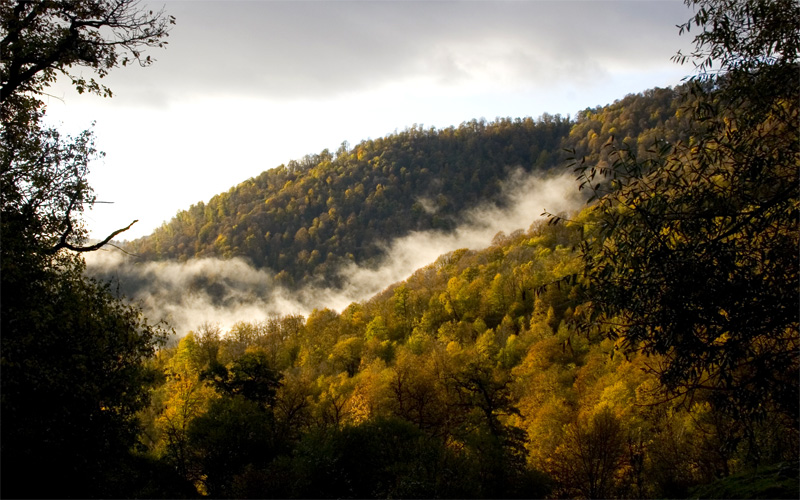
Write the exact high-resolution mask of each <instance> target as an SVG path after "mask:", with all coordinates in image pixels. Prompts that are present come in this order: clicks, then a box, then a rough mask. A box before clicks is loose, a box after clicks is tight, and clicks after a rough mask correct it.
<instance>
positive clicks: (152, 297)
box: [85, 171, 583, 336]
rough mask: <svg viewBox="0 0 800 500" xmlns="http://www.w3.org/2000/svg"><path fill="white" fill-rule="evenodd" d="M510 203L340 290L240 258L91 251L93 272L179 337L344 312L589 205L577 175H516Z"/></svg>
mask: <svg viewBox="0 0 800 500" xmlns="http://www.w3.org/2000/svg"><path fill="white" fill-rule="evenodd" d="M503 193H504V197H505V199H506V200H507V202H508V203H505V204H504V205H505V208H499V207H497V206H496V205H486V206H481V207H476V208H474V209H471V210H469V211H468V212H467V213H465V214H464V217H463V220H462V222H461V223H460V224H459V225H458V227H457V229H456V230H455V231H454V232H452V233H447V234H445V233H442V232H438V231H420V232H413V233H411V234H409V235H407V236H404V237H401V238H398V239H396V240H394V241H391V242H389V243H386V244H384V246H385V248H386V256H385V257H384V259H383V260H382V261H381V263H380V264H379V265H378V266H376V267H371V268H365V267H359V266H357V265H355V264H351V265H349V266H346V267H345V268H343V269H341V271H340V273H341V275H342V276H343V278H344V285H343V286H342V287H341V288H335V289H334V288H320V287H306V288H303V289H301V290H298V291H289V290H286V289H284V288H282V287H280V286H278V285H275V284H274V282H273V280H272V276H273V275H274V274H275V272H276V271H275V270H259V269H255V268H253V267H252V266H250V265H249V264H248V263H247V262H245V261H244V260H242V259H238V258H234V259H228V260H222V259H215V258H202V259H193V260H189V261H186V262H174V261H167V262H139V261H137V260H135V259H133V258H131V257H129V256H127V255H125V254H124V253H122V252H120V251H118V250H115V249H113V248H111V247H106V249H103V250H102V251H97V252H91V253H89V254H86V256H85V257H86V264H87V273H88V274H89V275H91V276H94V277H97V278H99V279H102V280H108V281H111V283H112V288H113V289H117V288H118V289H119V292H120V293H121V294H123V295H124V296H126V297H128V298H129V299H132V300H133V301H134V302H136V303H138V304H140V305H141V307H142V308H143V310H144V312H145V314H146V316H147V317H148V318H149V319H150V320H151V322H155V321H158V320H161V319H164V320H166V321H167V322H169V323H170V324H171V325H172V326H173V327H174V328H175V332H176V334H177V335H178V336H183V335H185V334H186V333H187V332H189V331H190V330H194V329H196V328H198V327H199V326H200V325H201V324H203V323H217V324H219V326H220V327H221V328H222V329H223V331H224V330H227V329H229V328H230V327H231V326H232V325H233V324H234V323H236V322H239V321H248V322H252V321H262V320H265V319H267V317H268V316H270V315H272V314H304V315H307V314H308V313H309V312H310V311H311V310H313V309H315V308H318V309H321V308H324V307H327V308H330V309H334V310H336V311H341V310H343V309H344V308H345V307H347V306H348V305H349V304H350V303H352V302H355V301H360V300H364V299H367V298H369V297H371V296H372V295H374V294H376V293H378V292H380V291H381V290H383V289H384V288H386V287H387V286H389V285H391V284H393V283H396V282H398V281H401V280H404V279H406V278H407V277H409V276H410V275H411V274H412V273H413V272H414V271H416V270H417V269H419V268H421V267H424V266H426V265H428V264H430V263H432V262H434V261H435V260H436V258H437V257H439V256H440V255H442V254H444V253H447V252H451V251H453V250H456V249H459V248H470V249H476V250H477V249H481V248H485V247H487V246H489V245H490V244H491V241H492V238H493V237H494V236H495V235H496V234H497V233H498V232H500V231H503V232H505V233H510V232H513V231H515V230H517V229H527V228H528V227H529V226H530V225H531V223H532V222H534V221H536V220H538V219H539V218H540V217H541V214H542V212H544V211H545V210H546V211H548V212H550V213H562V212H572V211H573V210H575V209H578V208H579V207H580V205H581V203H582V201H583V197H582V194H581V193H580V192H579V191H578V189H577V186H576V184H575V181H574V178H573V177H572V176H571V175H570V174H563V175H560V176H547V177H543V176H541V174H539V175H536V174H534V175H527V176H526V175H524V174H523V173H522V172H521V171H519V172H517V173H515V174H514V175H512V176H511V177H510V178H509V179H508V180H507V181H506V182H505V183H504V186H503Z"/></svg>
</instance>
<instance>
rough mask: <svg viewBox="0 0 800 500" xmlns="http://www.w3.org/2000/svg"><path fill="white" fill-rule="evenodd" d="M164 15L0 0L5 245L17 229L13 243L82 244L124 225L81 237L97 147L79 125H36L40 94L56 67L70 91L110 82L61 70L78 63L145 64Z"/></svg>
mask: <svg viewBox="0 0 800 500" xmlns="http://www.w3.org/2000/svg"><path fill="white" fill-rule="evenodd" d="M173 23H174V18H172V17H171V16H166V15H165V14H164V13H163V11H162V12H153V11H145V10H141V9H140V8H139V6H138V1H137V0H46V1H30V0H18V1H17V2H15V3H12V2H4V3H3V4H2V6H0V36H2V39H0V84H1V85H2V87H0V118H2V121H3V125H4V127H3V131H2V141H3V148H2V154H1V155H0V168H2V177H1V180H0V182H1V183H2V184H1V185H2V193H3V196H2V215H3V225H2V228H3V234H2V236H3V242H4V251H15V247H14V245H13V241H15V240H14V238H16V237H17V236H19V237H20V238H22V240H23V241H24V243H23V244H22V246H23V248H28V247H29V246H34V247H35V248H33V249H32V250H35V251H38V252H45V253H47V254H54V253H56V252H57V251H58V250H60V249H62V248H68V249H70V250H73V251H91V250H96V249H97V248H100V247H101V246H102V245H104V244H106V243H108V242H109V241H110V240H111V238H113V237H114V236H116V235H117V234H119V233H120V232H122V231H124V230H125V229H127V228H125V229H121V230H119V231H115V232H114V233H113V234H111V235H110V236H109V237H108V238H106V239H105V240H104V241H102V242H101V243H100V244H96V245H91V246H88V247H83V246H81V243H82V242H83V241H84V240H85V236H86V234H85V232H84V231H83V230H82V224H81V221H80V217H79V216H78V215H76V214H79V213H80V212H81V211H82V210H83V208H84V204H86V205H91V204H92V203H94V197H93V196H92V191H91V188H90V187H89V186H88V184H87V182H86V175H87V173H88V164H89V162H90V161H91V160H93V159H94V158H96V157H97V156H98V152H97V151H96V150H95V148H94V141H93V134H92V133H91V132H89V131H86V132H83V133H82V134H81V135H80V136H78V137H77V138H75V139H71V138H68V139H66V140H64V139H62V138H61V136H60V135H59V133H58V132H57V131H56V130H55V129H53V128H44V127H41V124H40V121H41V118H42V116H43V115H44V112H45V111H44V103H43V102H42V101H41V100H40V97H41V96H42V95H44V94H45V92H46V88H47V86H48V85H50V84H51V83H53V82H54V81H55V80H56V77H57V76H58V74H59V73H60V74H63V75H65V76H67V77H68V78H69V79H70V81H71V82H72V84H73V85H74V87H75V88H76V90H77V91H78V92H79V93H83V92H91V93H95V94H98V95H103V96H108V97H110V96H111V90H109V89H108V88H107V87H105V86H103V85H100V84H99V83H97V81H96V80H95V79H94V78H90V79H89V80H88V81H87V80H86V79H85V77H83V76H82V75H80V74H78V75H75V74H73V73H71V72H70V70H71V69H72V68H73V67H75V66H81V67H85V68H89V69H91V70H93V71H94V72H95V73H96V74H97V75H98V78H103V77H104V76H106V75H107V74H108V72H109V70H111V69H112V68H115V67H118V66H120V65H121V66H125V65H127V64H128V63H129V62H131V61H137V62H138V63H139V64H141V65H143V66H147V65H149V64H150V63H151V62H152V59H151V58H150V56H145V55H144V54H143V52H142V51H143V49H144V48H147V47H163V46H164V45H165V44H166V41H164V38H165V37H167V36H168V32H169V26H170V24H173ZM134 222H135V221H134ZM132 224H133V223H131V225H132ZM129 227H130V225H129V226H128V228H129ZM9 243H12V244H9Z"/></svg>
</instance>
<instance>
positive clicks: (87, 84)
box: [0, 0, 175, 118]
mask: <svg viewBox="0 0 800 500" xmlns="http://www.w3.org/2000/svg"><path fill="white" fill-rule="evenodd" d="M138 4H139V1H138V0H45V1H33V0H17V2H15V3H11V2H8V3H5V2H4V3H3V5H2V6H1V7H0V20H1V22H2V29H3V38H2V40H0V53H2V60H3V64H2V65H0V84H2V89H0V104H3V105H5V104H6V103H9V102H11V101H17V102H19V100H23V99H30V98H31V94H33V95H34V96H38V95H42V94H43V93H44V91H45V88H46V87H47V86H48V85H50V84H51V83H53V82H54V81H55V79H56V77H57V76H58V74H59V73H61V74H63V75H65V76H67V77H68V78H69V79H70V81H71V82H72V84H73V85H74V86H75V88H76V90H77V91H78V92H80V93H83V92H92V93H96V94H98V95H104V96H108V97H110V96H111V90H110V89H108V88H107V87H105V86H104V85H100V84H99V83H98V82H97V81H96V80H95V79H94V78H90V79H89V80H88V81H87V80H86V79H85V78H84V77H83V76H82V75H75V74H72V73H70V71H69V70H70V69H71V68H72V67H74V66H82V67H85V68H89V69H91V70H93V71H94V72H95V73H97V76H98V77H99V78H103V77H104V76H106V75H107V74H108V72H109V70H111V69H112V68H116V67H119V66H120V65H121V66H126V65H127V64H128V63H129V62H132V61H136V62H138V63H139V64H140V65H142V66H148V65H150V64H151V63H152V59H151V57H150V56H149V55H148V56H145V55H144V54H143V52H142V51H143V49H145V48H148V47H163V46H164V45H166V43H167V42H166V41H165V40H164V38H166V37H167V36H168V35H169V27H170V25H171V24H174V23H175V19H174V18H173V17H172V16H167V15H165V13H164V11H159V12H154V11H152V10H142V9H140V8H139V5H138ZM4 118H5V117H4Z"/></svg>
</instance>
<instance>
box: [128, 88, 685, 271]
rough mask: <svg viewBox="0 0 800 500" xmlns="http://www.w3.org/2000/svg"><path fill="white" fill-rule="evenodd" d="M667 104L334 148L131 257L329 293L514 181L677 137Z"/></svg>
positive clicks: (200, 213)
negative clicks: (323, 285)
mask: <svg viewBox="0 0 800 500" xmlns="http://www.w3.org/2000/svg"><path fill="white" fill-rule="evenodd" d="M676 95H677V93H676V91H675V90H672V89H654V90H648V91H646V92H644V93H642V94H637V95H629V96H627V97H626V98H625V99H622V100H620V101H617V102H615V103H614V104H611V105H609V106H605V107H598V108H595V109H587V110H585V111H582V112H581V113H579V114H578V117H577V120H570V119H569V118H566V119H565V118H562V117H560V116H559V115H556V116H550V115H547V114H545V115H543V116H542V117H540V118H538V119H535V120H534V119H531V118H525V119H519V118H518V119H515V120H512V119H498V120H497V121H495V122H491V123H487V122H485V121H483V120H481V121H477V120H473V121H470V122H467V123H463V124H461V125H460V126H459V127H450V128H446V129H442V130H436V129H429V130H424V129H422V128H418V127H413V128H411V129H407V130H404V131H402V132H399V133H395V134H391V135H388V136H386V137H384V138H380V139H376V140H367V141H363V142H361V143H359V144H358V145H356V146H355V147H352V148H348V147H347V145H346V144H343V145H342V147H341V148H340V149H339V150H338V151H337V152H336V153H335V154H332V153H330V152H329V151H328V150H324V151H322V152H321V153H319V154H316V155H308V156H306V157H305V158H303V159H302V160H301V161H299V162H297V161H291V162H289V163H288V165H281V166H279V167H277V168H273V169H270V170H267V171H265V172H263V173H262V174H260V175H258V176H257V177H254V178H251V179H248V180H247V181H245V182H243V183H241V184H239V185H238V186H235V187H233V188H231V189H230V190H229V191H227V192H225V193H221V194H219V195H217V196H214V197H213V198H212V199H211V200H209V201H208V203H203V202H200V203H198V204H196V205H193V206H192V207H190V208H189V209H188V210H186V211H181V212H179V213H178V214H177V215H176V216H175V217H174V218H173V219H172V220H171V221H170V222H168V223H165V224H164V225H163V226H161V227H160V228H158V229H157V230H156V231H155V232H154V233H153V234H151V235H150V236H147V237H145V238H141V239H138V240H136V241H134V242H131V243H130V244H129V247H130V249H131V251H132V252H134V253H136V254H138V255H140V256H141V257H142V258H143V259H146V260H155V259H178V260H185V259H190V258H193V257H203V256H217V257H226V258H227V257H234V256H240V257H245V258H247V259H248V260H249V261H250V262H252V264H253V265H255V266H256V267H259V268H268V269H271V270H272V271H273V272H275V273H276V278H277V279H278V281H279V283H281V284H283V285H286V286H293V285H300V284H303V283H308V282H309V281H311V280H312V279H320V278H322V279H324V280H325V281H326V282H327V283H328V284H335V283H336V277H337V270H338V269H340V267H341V265H342V264H346V263H348V262H355V263H357V264H360V265H363V264H369V263H370V262H371V261H373V260H375V259H377V258H379V257H381V256H382V255H383V252H384V247H383V246H382V243H386V242H389V241H391V240H393V239H395V238H397V237H401V236H404V235H406V234H408V233H409V232H411V231H415V230H430V229H436V230H443V231H448V230H452V229H453V228H454V227H455V226H456V224H457V222H458V221H459V219H460V217H461V216H462V214H463V213H464V212H465V211H466V210H468V209H470V208H473V207H475V206H478V205H479V204H483V203H494V204H502V203H503V199H502V196H501V184H502V182H503V181H504V180H505V179H507V178H508V176H509V175H510V173H512V172H514V171H518V170H519V169H521V170H522V171H524V172H526V173H530V172H546V171H550V170H553V169H556V168H562V166H563V164H564V161H565V159H566V158H567V157H568V156H569V153H567V152H566V151H565V150H566V149H574V150H575V152H576V154H579V155H581V156H586V157H587V158H588V159H589V160H590V161H604V160H605V153H604V148H603V145H604V144H605V143H607V142H608V140H609V139H611V138H612V137H615V138H617V139H618V140H623V141H625V142H626V143H628V144H630V145H631V146H632V147H635V148H638V149H639V150H641V151H642V152H644V151H645V150H646V149H647V148H648V147H649V146H650V145H651V144H652V140H653V138H654V137H678V136H679V134H680V133H679V131H680V129H681V126H680V118H679V117H680V112H679V111H678V110H679V103H678V102H677V100H676V97H675V96H676ZM536 215H538V214H531V219H533V218H534V217H535V216H536ZM487 243H488V242H487Z"/></svg>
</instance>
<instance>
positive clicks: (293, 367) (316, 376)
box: [143, 210, 798, 498]
mask: <svg viewBox="0 0 800 500" xmlns="http://www.w3.org/2000/svg"><path fill="white" fill-rule="evenodd" d="M592 227H593V220H592V214H591V210H586V211H585V212H584V213H582V214H580V215H579V216H578V217H576V219H575V220H574V221H573V222H570V223H568V224H564V225H555V226H554V225H547V224H545V223H540V224H537V225H535V226H534V227H532V228H531V229H530V231H519V232H518V233H516V234H514V235H511V236H507V237H505V238H499V239H496V240H495V242H494V243H493V244H492V245H491V246H490V247H489V248H487V249H485V250H482V251H470V250H466V249H463V250H458V251H455V252H452V253H450V254H447V255H443V256H442V257H440V258H439V259H438V260H437V261H436V262H435V263H433V264H431V265H429V266H427V267H425V268H423V269H420V270H419V271H417V272H416V273H414V275H413V276H411V277H410V278H409V279H408V280H406V281H405V282H402V283H398V284H395V285H392V286H390V287H389V288H387V289H386V290H385V291H384V292H382V293H381V294H379V295H377V296H376V297H374V298H372V299H370V300H368V301H365V302H363V303H354V304H352V305H351V306H350V307H349V308H347V309H346V310H345V311H343V312H342V313H341V314H339V313H336V312H334V311H331V310H327V309H324V310H315V311H314V312H313V313H311V314H310V315H309V317H308V318H302V317H298V316H283V317H281V316H275V317H273V318H272V319H270V320H268V321H265V322H263V323H247V322H242V323H239V324H237V325H235V326H234V327H233V328H232V329H231V330H230V331H220V329H219V328H218V327H215V326H214V325H205V326H203V327H201V328H200V329H198V330H197V331H195V332H192V333H190V334H189V335H187V336H186V337H184V338H183V339H181V341H180V343H179V344H178V345H177V346H175V347H172V348H170V349H163V350H161V351H160V352H159V354H158V356H157V358H156V359H155V360H154V362H153V368H154V369H156V370H157V371H158V372H161V373H164V374H165V375H164V378H163V379H162V381H161V385H160V387H159V388H158V389H157V390H156V391H155V393H154V399H153V404H152V406H151V407H150V409H149V410H148V411H147V412H145V413H144V414H143V419H144V422H145V424H146V429H147V430H146V432H145V441H144V442H145V443H146V444H147V446H148V448H149V449H150V450H151V452H152V453H154V454H155V455H156V456H157V457H160V458H161V459H163V460H165V461H166V462H167V463H169V464H170V465H171V466H172V467H173V468H174V469H175V470H178V471H181V473H182V474H183V477H185V478H186V479H187V480H189V481H191V482H192V483H194V484H195V486H196V487H197V488H198V491H200V492H202V493H203V494H208V495H210V496H213V497H232V498H249V497H263V496H264V495H269V496H272V497H278V498H280V497H299V498H309V497H346V498H354V497H355V498H390V497H425V498H436V497H444V498H447V497H459V498H515V497H521V498H532V497H533V498H536V497H543V496H555V497H564V498H611V497H625V498H646V497H652V498H663V497H669V498H681V497H686V496H688V495H689V493H690V491H691V488H693V487H694V486H696V485H701V484H707V483H709V482H711V481H713V480H714V478H717V477H721V476H727V475H728V474H730V473H735V472H739V471H742V470H747V469H746V464H747V463H748V462H749V461H750V460H752V457H754V456H758V457H760V458H759V460H763V461H764V462H768V463H773V462H780V461H787V460H788V461H790V460H792V459H793V458H794V459H796V453H797V449H796V446H795V444H796V440H797V437H798V435H797V428H796V426H795V425H794V424H793V423H792V415H791V412H786V411H784V410H782V409H781V408H780V407H779V406H776V405H770V407H769V408H764V410H765V411H764V413H763V414H762V415H761V417H760V418H758V419H749V418H748V419H741V420H737V419H732V418H730V415H729V414H726V413H723V412H721V411H719V410H718V409H717V408H716V407H715V405H714V402H715V392H714V391H713V390H711V389H707V390H703V391H700V392H698V393H696V394H693V395H692V396H691V397H690V396H688V395H686V394H684V395H682V396H679V397H675V395H673V394H670V393H668V392H666V391H665V390H664V389H663V387H662V386H661V385H660V384H659V378H658V377H659V367H660V365H661V364H662V363H664V362H665V359H666V357H660V356H647V355H645V354H643V353H629V352H625V351H624V350H622V349H621V347H622V344H621V343H620V342H615V341H614V340H611V339H608V338H606V336H605V335H603V334H602V333H600V332H597V331H594V332H589V333H588V334H587V332H586V331H585V330H584V329H583V328H582V326H581V325H583V324H584V321H585V308H586V304H585V303H584V296H583V292H582V287H581V286H580V284H578V283H573V282H571V281H570V280H568V279H565V278H567V277H569V276H571V275H573V274H574V273H576V272H577V271H579V270H580V269H581V267H582V262H581V255H580V251H579V250H578V248H577V247H578V245H579V244H580V242H581V241H582V238H583V237H585V236H586V235H587V233H591V232H592V231H593V229H592ZM556 282H560V283H561V285H560V286H546V285H548V284H551V283H556ZM794 375H796V372H795V373H794ZM791 377H792V375H789V376H788V379H791ZM788 379H787V381H788ZM793 468H796V465H791V464H789V463H787V464H786V465H784V466H783V469H781V470H783V472H782V473H781V474H782V475H781V476H780V477H778V476H777V473H776V476H775V478H774V479H768V480H766V481H764V484H766V485H767V486H768V487H769V488H771V489H770V490H769V491H770V493H768V495H769V496H771V497H774V498H787V497H790V496H791V495H793V494H794V493H796V490H797V487H798V483H797V475H796V470H795V473H794V474H792V473H791V471H792V470H793ZM787 470H788V471H789V472H788V473H787V472H786V471H787ZM781 478H782V479H781ZM761 488H762V489H763V488H764V486H761ZM712 491H713V489H712ZM754 491H756V492H757V493H758V494H763V492H762V491H761V490H758V488H756V489H755V490H754Z"/></svg>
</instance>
